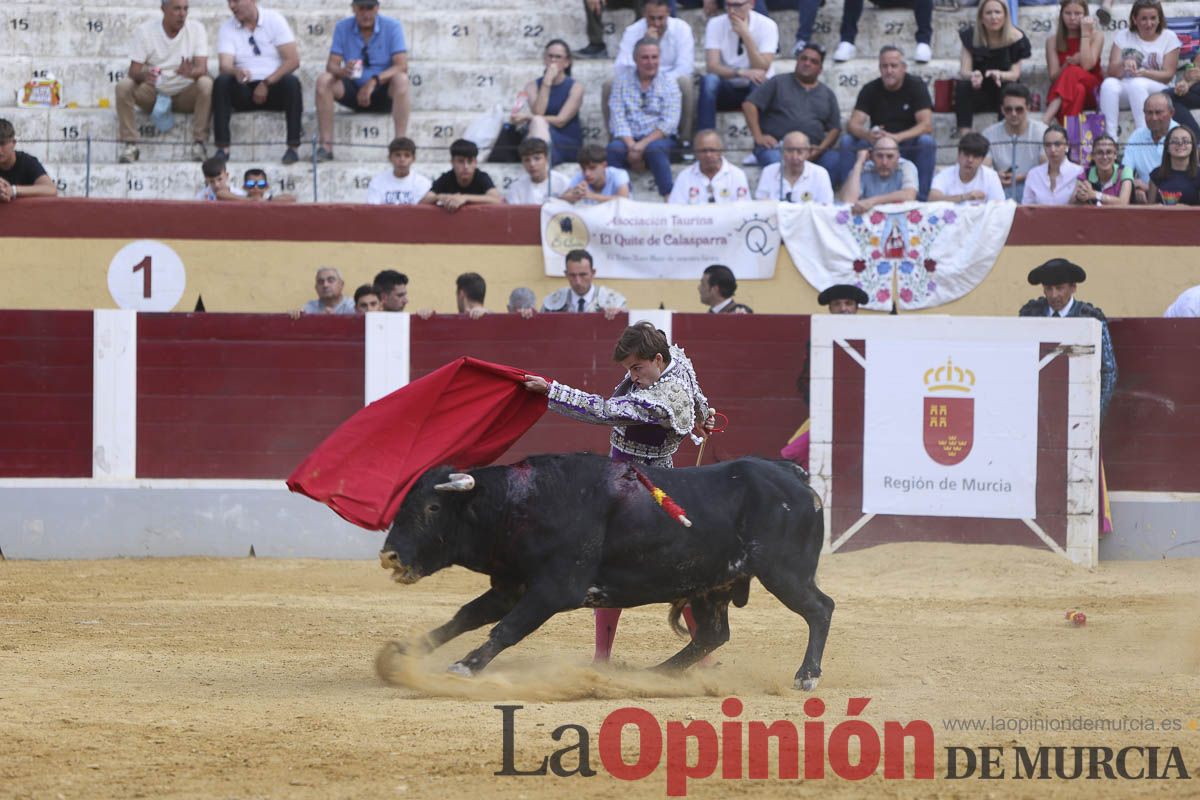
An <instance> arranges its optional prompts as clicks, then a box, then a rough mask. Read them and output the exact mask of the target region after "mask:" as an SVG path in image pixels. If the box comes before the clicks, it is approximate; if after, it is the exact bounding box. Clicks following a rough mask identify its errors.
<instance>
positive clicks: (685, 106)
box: [600, 0, 696, 147]
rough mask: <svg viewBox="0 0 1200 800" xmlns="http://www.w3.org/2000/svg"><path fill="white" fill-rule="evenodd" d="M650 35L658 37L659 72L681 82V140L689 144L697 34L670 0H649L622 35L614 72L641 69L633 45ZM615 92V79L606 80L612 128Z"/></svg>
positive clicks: (605, 103)
mask: <svg viewBox="0 0 1200 800" xmlns="http://www.w3.org/2000/svg"><path fill="white" fill-rule="evenodd" d="M647 36H648V37H650V38H652V39H658V46H659V67H658V71H659V72H661V73H662V74H663V75H666V76H667V77H668V78H674V79H676V80H677V81H678V82H679V94H680V100H679V110H680V115H679V141H680V142H682V143H684V146H685V147H686V143H687V142H690V141H691V140H692V130H693V126H694V125H695V123H696V82H695V80H693V76H694V74H695V72H696V64H695V61H694V59H695V54H696V37H695V36H694V35H693V34H692V26H691V25H689V24H687V23H686V22H684V21H683V20H681V19H678V18H676V17H672V16H671V6H670V3H669V2H668V0H645V3H644V4H643V6H642V18H641V19H639V20H638V21H637V22H635V23H633V24H632V25H630V26H629V27H628V28H626V29H625V32H624V33H622V34H621V46H620V48H619V49H618V50H617V60H616V61H615V62H613V72H614V73H617V72H620V71H621V70H629V71H630V72H633V71H635V70H636V69H637V65H635V64H634V63H633V46H634V45H635V44H637V43H638V42H639V41H641V40H642V39H644V38H646V37H647ZM611 92H612V81H611V80H608V81H605V82H604V87H603V95H602V96H601V98H600V101H601V104H602V106H603V108H604V125H605V127H608V98H609V95H610V94H611Z"/></svg>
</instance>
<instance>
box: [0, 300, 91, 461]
mask: <svg viewBox="0 0 1200 800" xmlns="http://www.w3.org/2000/svg"><path fill="white" fill-rule="evenodd" d="M91 475H92V312H90V311H61V312H56V313H45V312H38V311H2V312H0V477H6V478H8V477H22V478H33V477H61V478H75V477H91Z"/></svg>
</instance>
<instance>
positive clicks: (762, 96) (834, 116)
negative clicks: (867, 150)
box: [742, 44, 845, 186]
mask: <svg viewBox="0 0 1200 800" xmlns="http://www.w3.org/2000/svg"><path fill="white" fill-rule="evenodd" d="M824 62H825V51H823V50H822V49H821V48H820V46H819V45H815V44H806V45H805V46H804V49H803V50H801V51H800V54H799V55H798V56H796V69H795V71H794V72H793V73H792V74H791V75H776V76H775V77H774V78H771V79H770V80H768V81H766V82H765V83H763V84H762V85H761V86H759V87H758V88H756V89H755V90H754V91H753V92H752V93H751V94H750V96H749V97H748V98H746V102H744V103H742V113H743V114H745V115H746V125H747V127H749V129H750V135H751V136H753V137H754V157H755V158H756V159H757V161H758V163H759V166H763V167H765V166H767V165H768V164H774V163H776V162H777V161H779V160H780V159H781V158H782V154H781V153H780V152H779V142H780V141H781V140H782V139H783V137H784V136H786V135H787V134H789V133H791V132H792V131H800V132H801V133H803V134H804V135H805V136H807V137H808V141H809V143H810V144H811V146H812V150H811V151H810V152H809V154H808V160H809V161H813V162H816V163H817V164H820V165H821V166H822V167H824V168H825V170H826V171H827V172H828V173H829V179H830V180H831V181H833V185H834V186H838V185H840V184H841V182H842V178H843V177H845V176H844V175H843V174H842V171H841V168H840V164H841V159H840V158H839V157H838V150H837V143H838V137H839V135H840V134H841V125H842V117H841V111H840V110H839V109H838V101H837V95H835V94H834V93H833V90H832V89H830V88H829V87H828V86H826V85H825V84H823V83H821V81H820V80H819V79H820V77H821V67H822V66H823V65H824Z"/></svg>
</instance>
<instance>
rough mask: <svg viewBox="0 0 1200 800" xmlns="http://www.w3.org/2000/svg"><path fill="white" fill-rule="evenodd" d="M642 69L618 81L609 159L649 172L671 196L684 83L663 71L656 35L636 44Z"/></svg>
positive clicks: (612, 107)
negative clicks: (674, 155) (672, 156)
mask: <svg viewBox="0 0 1200 800" xmlns="http://www.w3.org/2000/svg"><path fill="white" fill-rule="evenodd" d="M633 57H634V60H635V61H636V62H637V69H636V70H635V71H633V72H622V73H621V74H619V75H618V76H617V77H616V79H615V80H614V81H613V93H612V97H611V98H609V102H608V107H609V124H610V126H611V129H610V131H609V132H610V133H611V134H612V137H613V138H612V141H610V142H609V143H608V163H610V164H612V165H613V166H614V167H617V168H619V169H625V168H626V167H628V168H629V169H632V170H633V171H634V172H643V171H645V170H647V169H648V170H650V171H651V172H652V173H654V183H655V185H656V186H657V187H658V193H659V194H660V195H662V196H663V197H664V198H666V197H668V196H669V195H670V194H671V187H672V185H673V184H674V179H673V177H672V175H671V148H672V146H673V145H674V142H675V135H676V134H677V133H678V132H679V84H678V83H677V82H676V81H675V80H674V79H672V78H668V77H667V76H666V75H664V74H663V73H662V72H661V71H660V70H659V46H658V40H656V39H642V40H641V41H640V42H638V43H637V45H635V46H634V48H633Z"/></svg>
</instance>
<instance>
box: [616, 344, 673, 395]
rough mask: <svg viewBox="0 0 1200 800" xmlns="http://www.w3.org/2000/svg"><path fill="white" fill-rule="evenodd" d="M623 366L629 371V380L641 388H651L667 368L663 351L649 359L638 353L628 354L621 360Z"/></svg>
mask: <svg viewBox="0 0 1200 800" xmlns="http://www.w3.org/2000/svg"><path fill="white" fill-rule="evenodd" d="M621 366H622V367H624V368H625V371H626V372H628V373H629V380H631V381H633V385H634V386H636V387H637V388H639V389H649V388H650V387H651V386H652V385H653V384H654V382H655V381H657V380H658V379H659V378H661V377H662V374H663V370H664V369H666V368H667V365H666V362H665V361H664V360H663V355H662V353H655V354H654V358H652V359H649V360H647V359H645V358H641V357H640V356H637V355H632V356H627V357H626V358H624V359H622V360H621Z"/></svg>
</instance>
